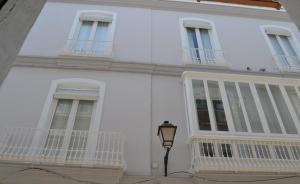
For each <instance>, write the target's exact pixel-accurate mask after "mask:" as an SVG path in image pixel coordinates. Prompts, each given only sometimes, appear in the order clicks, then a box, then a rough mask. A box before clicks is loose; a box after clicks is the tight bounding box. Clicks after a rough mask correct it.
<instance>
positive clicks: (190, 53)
mask: <svg viewBox="0 0 300 184" xmlns="http://www.w3.org/2000/svg"><path fill="white" fill-rule="evenodd" d="M183 52H184V53H183V55H184V56H185V58H184V61H185V63H186V64H196V65H226V63H225V60H224V54H223V51H222V50H212V49H200V48H185V49H183Z"/></svg>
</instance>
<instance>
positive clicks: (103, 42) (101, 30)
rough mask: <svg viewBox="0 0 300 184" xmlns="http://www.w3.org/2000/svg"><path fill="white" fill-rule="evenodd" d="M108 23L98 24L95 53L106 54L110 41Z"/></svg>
mask: <svg viewBox="0 0 300 184" xmlns="http://www.w3.org/2000/svg"><path fill="white" fill-rule="evenodd" d="M108 25H109V23H108V22H98V25H97V29H96V33H95V39H94V40H95V41H94V42H93V44H94V46H93V49H94V51H95V52H98V53H99V52H105V51H106V50H107V49H108V48H109V47H108V46H109V44H110V43H109V42H108V41H110V40H107V38H108Z"/></svg>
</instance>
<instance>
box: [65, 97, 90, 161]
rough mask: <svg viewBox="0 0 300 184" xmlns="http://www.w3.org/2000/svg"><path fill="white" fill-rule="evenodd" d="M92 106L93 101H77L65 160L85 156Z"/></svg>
mask: <svg viewBox="0 0 300 184" xmlns="http://www.w3.org/2000/svg"><path fill="white" fill-rule="evenodd" d="M93 105H94V102H93V101H84V100H80V101H79V104H78V108H77V113H76V118H75V122H74V127H73V131H72V134H71V139H70V143H69V149H68V152H67V159H71V160H74V159H81V158H83V156H84V155H85V152H86V145H87V139H88V135H89V134H88V131H89V129H90V123H91V117H92V112H93Z"/></svg>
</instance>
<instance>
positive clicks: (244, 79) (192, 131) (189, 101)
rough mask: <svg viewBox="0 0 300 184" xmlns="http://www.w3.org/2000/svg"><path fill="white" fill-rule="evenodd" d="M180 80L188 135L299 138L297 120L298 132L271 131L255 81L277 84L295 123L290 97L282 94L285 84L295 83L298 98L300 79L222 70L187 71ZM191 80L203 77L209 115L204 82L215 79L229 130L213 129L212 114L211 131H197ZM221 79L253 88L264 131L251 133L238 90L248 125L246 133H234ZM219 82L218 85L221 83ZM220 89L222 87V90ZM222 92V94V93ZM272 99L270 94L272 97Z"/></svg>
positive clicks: (214, 124)
mask: <svg viewBox="0 0 300 184" xmlns="http://www.w3.org/2000/svg"><path fill="white" fill-rule="evenodd" d="M182 79H183V83H184V85H183V86H185V89H184V94H185V102H186V107H187V120H188V121H189V122H188V129H189V131H188V132H189V136H190V137H197V135H208V134H216V135H235V136H236V135H238V136H256V135H257V136H269V137H282V136H285V137H299V135H300V123H295V127H296V129H297V131H298V134H287V133H286V132H285V131H284V129H282V130H283V132H282V134H274V133H271V132H270V130H269V128H268V123H267V119H266V116H265V114H264V112H263V109H262V106H261V104H260V100H259V96H258V94H257V92H256V88H255V87H254V84H263V85H277V86H278V87H280V90H281V92H282V95H283V97H284V100H285V101H286V103H287V106H288V108H289V112H290V113H291V116H292V119H293V121H294V122H299V119H298V117H297V115H296V112H295V111H294V107H293V106H292V104H291V102H290V100H289V97H288V96H287V94H286V93H285V90H284V86H295V87H296V91H297V95H298V97H299V98H300V94H299V90H298V87H300V79H292V78H279V77H266V76H250V75H238V74H224V73H208V72H190V71H186V72H184V73H183V75H182ZM192 80H203V82H204V88H205V90H206V98H207V100H208V111H209V115H210V116H211V114H213V109H212V107H210V106H209V96H207V95H208V94H209V93H208V89H207V83H206V81H217V82H218V83H219V88H220V93H221V95H223V97H222V100H224V101H223V105H224V112H225V115H226V119H227V125H228V128H229V131H228V132H225V131H216V122H215V120H214V118H213V117H210V119H211V120H210V123H211V127H212V130H211V131H206V130H199V124H198V117H197V112H196V108H195V107H196V104H195V98H194V92H193V86H192ZM224 82H233V83H235V84H237V82H241V83H249V84H250V86H249V87H250V89H251V91H252V95H253V98H254V101H255V104H256V106H257V108H258V113H259V118H260V121H261V123H262V126H263V130H264V133H255V132H252V131H251V129H249V127H250V124H249V119H248V115H247V112H246V110H245V105H244V103H243V98H242V97H241V94H240V90H239V89H237V90H238V95H239V98H240V102H241V105H242V111H243V114H244V117H245V123H246V126H247V127H248V132H236V131H235V130H234V123H233V120H232V113H231V109H230V107H229V105H230V104H229V103H228V99H227V96H226V95H225V94H224V91H225V87H224V85H223V84H224ZM220 84H221V85H220ZM221 88H222V89H221ZM266 89H267V90H268V93H270V91H269V88H268V87H267V88H266ZM222 93H223V94H222ZM271 98H272V97H271ZM271 101H272V106H273V107H274V108H275V113H276V116H277V117H278V116H280V114H279V112H278V110H277V109H276V108H277V107H276V104H275V105H274V99H271ZM278 121H279V125H280V126H281V128H282V122H280V120H278Z"/></svg>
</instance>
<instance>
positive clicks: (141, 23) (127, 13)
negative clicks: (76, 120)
mask: <svg viewBox="0 0 300 184" xmlns="http://www.w3.org/2000/svg"><path fill="white" fill-rule="evenodd" d="M79 10H106V11H112V12H115V13H117V24H116V31H115V40H114V48H113V54H114V57H113V59H114V60H116V61H126V62H141V63H157V64H170V65H182V64H183V60H182V45H181V35H180V25H179V19H181V18H185V17H195V18H202V19H207V20H210V21H212V22H214V24H215V28H216V32H217V34H218V38H219V41H220V45H221V48H222V50H223V52H224V55H225V59H226V60H227V62H228V64H229V65H230V67H231V68H232V69H238V70H245V69H246V67H247V66H249V67H250V68H252V69H253V70H256V71H257V70H258V69H260V68H267V71H272V72H277V71H278V70H277V66H276V63H275V61H274V60H273V59H272V55H271V52H270V49H269V47H268V45H267V43H266V41H265V39H264V37H263V35H262V32H261V29H260V26H261V25H280V26H284V27H287V28H289V29H291V30H293V32H294V34H295V36H296V39H297V40H298V41H300V33H299V31H298V30H297V28H296V26H295V25H294V24H293V23H291V22H290V21H289V20H286V21H282V20H283V19H284V18H282V20H281V21H276V20H275V19H270V18H265V17H264V16H263V15H262V16H261V18H258V17H251V16H248V17H247V16H242V15H241V16H232V15H226V13H224V15H222V14H208V13H207V12H206V13H204V12H203V13H202V12H199V13H188V12H181V11H172V9H170V10H156V9H149V8H137V7H121V6H102V5H85V4H65V3H53V2H52V3H47V4H46V7H45V8H44V9H43V11H42V13H41V15H40V17H39V18H38V20H37V22H36V23H35V25H34V27H33V29H32V30H31V32H30V34H29V35H28V37H27V39H26V41H25V44H24V46H23V48H22V50H21V52H20V55H39V56H47V57H56V56H58V55H59V54H61V53H62V50H63V47H64V45H65V43H66V41H67V39H68V34H69V32H70V30H71V26H72V24H73V21H74V19H75V16H76V13H77V11H79ZM269 11H274V10H269Z"/></svg>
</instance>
